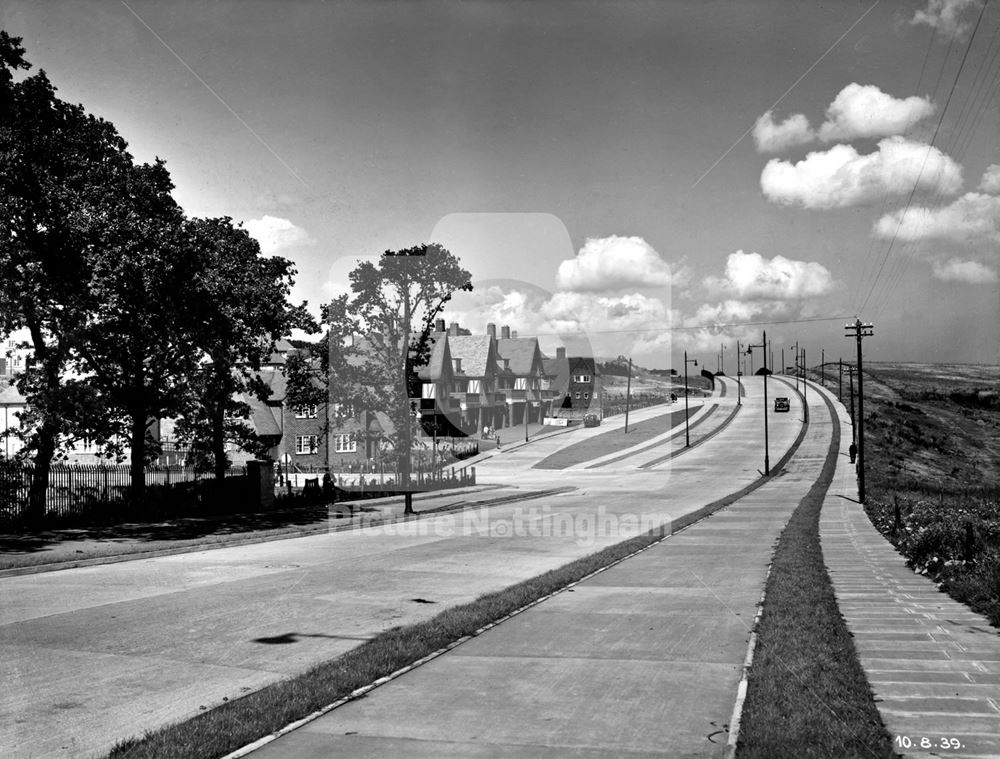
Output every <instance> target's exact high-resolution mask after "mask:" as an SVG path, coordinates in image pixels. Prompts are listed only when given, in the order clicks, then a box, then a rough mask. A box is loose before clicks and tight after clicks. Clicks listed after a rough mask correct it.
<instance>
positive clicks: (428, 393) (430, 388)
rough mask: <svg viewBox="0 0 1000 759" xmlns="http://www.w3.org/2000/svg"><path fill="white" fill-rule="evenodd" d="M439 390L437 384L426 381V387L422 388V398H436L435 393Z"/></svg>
mask: <svg viewBox="0 0 1000 759" xmlns="http://www.w3.org/2000/svg"><path fill="white" fill-rule="evenodd" d="M436 392H437V385H435V384H434V383H433V382H425V383H424V387H423V389H422V390H421V394H420V397H421V398H435V397H436V396H435V393H436Z"/></svg>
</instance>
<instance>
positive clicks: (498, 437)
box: [496, 432, 500, 450]
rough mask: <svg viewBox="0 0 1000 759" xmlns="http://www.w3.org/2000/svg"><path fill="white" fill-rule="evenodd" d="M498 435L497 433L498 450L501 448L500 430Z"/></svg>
mask: <svg viewBox="0 0 1000 759" xmlns="http://www.w3.org/2000/svg"><path fill="white" fill-rule="evenodd" d="M496 435H497V436H496V441H497V450H499V449H500V433H499V432H498V433H497V434H496Z"/></svg>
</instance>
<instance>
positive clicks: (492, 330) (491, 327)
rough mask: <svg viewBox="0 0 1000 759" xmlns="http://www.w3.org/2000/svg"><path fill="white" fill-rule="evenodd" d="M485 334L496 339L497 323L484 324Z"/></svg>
mask: <svg viewBox="0 0 1000 759" xmlns="http://www.w3.org/2000/svg"><path fill="white" fill-rule="evenodd" d="M486 334H487V335H489V336H490V337H492V338H493V339H494V340H496V338H497V325H496V324H487V325H486Z"/></svg>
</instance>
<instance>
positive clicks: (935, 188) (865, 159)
mask: <svg viewBox="0 0 1000 759" xmlns="http://www.w3.org/2000/svg"><path fill="white" fill-rule="evenodd" d="M760 185H761V189H762V190H763V192H764V195H765V196H766V197H767V198H768V199H769V200H771V201H773V202H775V203H781V204H783V205H797V206H803V207H805V208H843V207H845V206H853V205H861V204H864V203H871V202H874V201H876V200H878V199H880V198H882V196H883V195H885V194H892V195H903V194H908V193H909V192H910V190H911V189H912V188H913V187H914V185H916V186H917V188H918V189H920V190H924V191H928V192H938V193H941V194H942V195H953V194H955V193H956V192H958V191H959V190H960V189H961V186H962V169H961V167H960V166H959V165H958V164H957V163H956V162H955V161H953V160H952V159H951V158H950V157H948V156H946V155H945V154H944V153H942V152H941V151H940V150H938V149H937V148H935V147H932V146H929V145H925V144H923V143H920V142H913V141H911V140H907V139H905V138H903V137H887V138H885V139H883V140H881V141H880V142H879V143H878V149H877V150H876V151H875V152H874V153H869V154H867V155H860V154H859V153H858V151H857V150H855V149H854V148H853V147H851V146H850V145H834V146H833V147H832V148H830V149H829V150H825V151H816V152H813V153H809V154H808V155H807V156H806V157H805V158H804V159H802V160H801V161H799V162H797V163H792V162H790V161H785V160H782V159H779V158H772V159H771V160H770V161H768V162H767V165H766V166H765V167H764V170H763V172H761V175H760Z"/></svg>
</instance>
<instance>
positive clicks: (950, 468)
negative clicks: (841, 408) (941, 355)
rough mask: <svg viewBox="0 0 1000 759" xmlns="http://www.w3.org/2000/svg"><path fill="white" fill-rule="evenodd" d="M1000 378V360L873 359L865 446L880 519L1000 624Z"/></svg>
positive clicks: (918, 563)
mask: <svg viewBox="0 0 1000 759" xmlns="http://www.w3.org/2000/svg"><path fill="white" fill-rule="evenodd" d="M997 378H998V370H997V368H996V367H977V366H942V365H928V364H872V365H870V366H866V370H865V451H866V457H867V461H868V465H867V467H866V477H867V480H866V481H867V489H868V496H869V497H868V499H867V500H868V503H867V505H866V510H867V512H868V515H869V517H870V518H871V520H872V523H873V524H875V526H876V527H878V529H879V530H880V531H881V532H882V533H883V534H884V535H885V536H886V537H887V538H888V539H889V540H890V541H892V543H893V544H894V545H895V546H896V547H897V548H898V549H899V551H900V552H901V553H902V554H903V555H904V556H906V557H907V559H908V561H909V564H910V566H912V567H913V569H914V571H916V572H919V573H920V574H924V575H926V576H928V577H930V578H931V579H933V580H934V581H935V582H937V583H939V585H940V586H941V589H942V590H944V591H945V592H947V593H948V594H949V595H950V596H951V597H952V598H954V599H956V600H957V601H961V602H963V603H966V604H968V605H969V606H970V607H971V608H972V609H974V610H975V611H977V612H979V613H981V614H983V615H984V616H986V617H987V618H988V619H989V620H990V622H991V623H992V624H993V625H996V626H1000V380H998V379H997ZM845 401H846V398H845Z"/></svg>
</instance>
